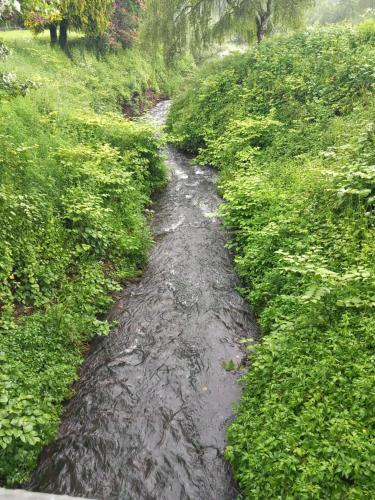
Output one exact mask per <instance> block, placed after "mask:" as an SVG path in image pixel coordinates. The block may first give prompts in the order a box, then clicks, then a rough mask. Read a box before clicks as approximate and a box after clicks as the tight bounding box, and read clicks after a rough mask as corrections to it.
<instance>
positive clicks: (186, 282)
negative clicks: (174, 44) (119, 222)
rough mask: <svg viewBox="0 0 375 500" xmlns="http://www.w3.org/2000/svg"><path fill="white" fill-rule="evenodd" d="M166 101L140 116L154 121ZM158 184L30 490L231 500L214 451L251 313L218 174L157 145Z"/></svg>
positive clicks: (233, 392)
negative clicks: (126, 279) (146, 227)
mask: <svg viewBox="0 0 375 500" xmlns="http://www.w3.org/2000/svg"><path fill="white" fill-rule="evenodd" d="M167 110H168V103H167V102H164V103H160V104H158V105H157V106H156V107H155V108H154V109H153V110H152V111H151V112H150V113H149V114H148V115H147V119H148V120H149V121H150V122H153V123H154V124H156V125H158V124H162V123H163V122H164V119H165V115H166V113H167ZM166 154H167V157H168V160H167V162H168V165H169V167H170V169H171V173H170V177H171V179H170V183H169V186H168V188H167V189H166V190H165V191H164V192H163V193H162V194H161V195H160V197H159V198H158V200H157V201H156V203H155V205H154V207H153V209H154V211H155V217H154V219H153V230H154V234H155V240H156V244H155V246H154V248H153V250H152V253H151V255H150V260H149V263H148V266H147V269H146V270H145V273H144V274H143V276H142V278H141V279H140V280H139V281H137V282H135V283H132V284H130V285H129V286H127V288H126V289H125V290H124V292H123V294H122V295H121V297H120V300H119V302H118V304H117V305H116V307H115V308H114V311H113V313H112V317H113V318H114V319H117V320H118V326H117V327H116V328H115V329H114V330H113V331H112V332H111V334H110V335H109V336H108V337H106V338H104V339H101V340H100V341H98V342H96V343H95V345H94V347H93V349H92V350H91V352H90V354H89V355H88V357H87V359H86V361H85V364H84V366H83V369H82V372H81V379H80V381H79V383H78V384H77V386H76V391H75V396H74V397H73V399H72V400H71V401H70V402H69V403H68V405H67V407H66V411H65V414H64V418H63V421H62V424H61V427H60V431H59V436H58V438H57V440H56V441H55V442H54V443H53V444H52V445H51V446H49V447H48V448H47V449H46V450H45V451H44V453H43V455H42V458H41V461H40V464H39V467H38V469H37V471H36V473H35V475H34V479H33V484H32V487H33V489H34V490H38V491H43V492H48V493H60V494H70V495H73V496H80V497H87V498H94V499H98V500H112V499H122V500H128V499H129V500H151V499H153V500H179V499H191V500H193V499H194V500H198V499H199V500H201V499H202V500H234V499H235V498H236V497H237V492H236V488H235V485H234V484H233V482H232V479H231V474H230V468H229V466H228V465H227V464H226V462H225V461H224V459H223V450H224V447H225V428H226V427H227V425H228V424H229V423H230V421H231V418H232V406H233V404H234V403H235V402H236V401H238V399H239V397H240V388H239V386H238V384H237V383H236V379H237V377H238V375H236V374H235V373H233V372H227V371H225V370H224V369H223V362H224V361H229V360H231V359H232V360H234V361H235V362H236V361H241V359H242V358H243V351H242V350H241V348H240V346H239V343H238V342H239V340H240V339H241V338H243V337H255V336H256V324H255V322H254V319H253V317H252V315H251V313H250V311H249V309H248V306H247V304H246V302H245V301H244V300H243V299H242V298H241V297H240V296H239V294H238V293H237V292H236V291H235V288H236V286H237V285H238V282H237V278H236V275H235V272H234V269H233V263H232V260H231V257H230V255H229V252H228V251H227V250H226V249H225V242H226V236H225V234H224V232H223V230H222V229H221V227H220V223H219V221H218V220H217V218H216V217H214V216H212V213H213V212H214V211H215V210H216V208H217V207H218V205H219V203H220V202H221V200H220V198H219V197H218V195H217V194H216V187H215V184H216V174H215V172H214V171H213V170H212V169H209V168H205V169H202V168H200V167H197V166H194V164H193V163H191V162H190V160H189V159H188V158H187V157H186V156H184V155H183V154H182V153H179V152H177V151H176V150H174V149H173V148H172V147H168V148H167V149H166Z"/></svg>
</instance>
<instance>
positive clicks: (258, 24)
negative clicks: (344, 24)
mask: <svg viewBox="0 0 375 500" xmlns="http://www.w3.org/2000/svg"><path fill="white" fill-rule="evenodd" d="M313 3H314V1H313V0H149V1H148V2H147V3H146V15H145V23H144V27H143V30H142V31H143V38H144V41H145V43H146V44H147V45H148V46H149V47H150V49H151V50H155V47H157V48H159V47H162V49H163V52H164V54H165V56H166V59H167V60H169V61H171V60H173V58H174V57H175V56H176V54H179V53H181V52H184V51H186V50H187V51H191V52H192V53H193V54H194V55H198V54H199V53H200V51H201V50H202V48H207V46H209V44H210V42H212V41H220V42H221V41H223V40H225V39H226V38H228V37H231V36H236V37H238V38H241V39H242V40H245V41H247V42H253V41H254V40H257V41H258V42H261V41H262V40H263V39H264V38H265V36H267V35H269V34H270V33H272V32H273V31H274V30H275V29H286V28H291V29H296V28H300V27H301V25H303V23H304V21H305V13H306V9H307V8H308V7H310V6H311V5H312V4H313Z"/></svg>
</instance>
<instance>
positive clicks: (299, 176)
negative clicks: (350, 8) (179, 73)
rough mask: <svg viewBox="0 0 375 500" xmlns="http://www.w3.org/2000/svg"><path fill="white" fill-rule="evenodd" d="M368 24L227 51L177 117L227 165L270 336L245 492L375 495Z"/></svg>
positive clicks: (234, 445) (245, 382)
mask: <svg viewBox="0 0 375 500" xmlns="http://www.w3.org/2000/svg"><path fill="white" fill-rule="evenodd" d="M370 24H371V23H368V24H366V25H362V26H361V25H360V26H359V27H358V29H352V28H349V27H331V28H327V29H320V30H315V31H313V32H310V33H299V34H296V35H293V36H287V37H279V38H275V39H274V40H271V41H268V42H264V43H263V44H262V46H260V47H259V48H256V49H252V50H250V51H249V52H248V53H245V54H243V55H235V56H230V57H228V58H226V59H224V60H220V61H216V62H213V63H211V64H210V65H208V66H206V67H205V68H203V69H202V70H200V71H199V72H198V74H197V75H195V77H193V78H192V79H191V80H190V81H188V82H187V84H186V88H185V89H184V92H182V93H181V95H180V96H179V98H178V99H176V101H175V103H174V105H173V106H172V110H171V113H170V116H169V118H168V124H169V129H170V133H171V136H172V138H173V139H174V141H175V142H176V144H177V145H179V146H180V147H182V148H184V149H188V150H189V151H193V152H198V160H199V161H200V162H201V163H211V164H212V165H214V166H216V167H217V168H219V169H220V180H219V189H220V192H221V193H222V195H223V197H224V203H223V205H222V207H221V209H220V213H221V215H222V218H223V221H224V223H225V225H226V227H227V229H228V230H229V231H230V232H231V233H232V236H233V238H232V240H231V243H230V246H231V248H232V249H233V250H234V252H235V255H236V256H235V262H236V267H237V270H238V272H239V274H240V276H241V278H242V280H243V283H244V284H243V288H242V293H243V295H244V296H245V297H246V298H247V299H248V300H249V302H250V304H251V306H252V307H253V309H254V311H255V312H256V314H257V315H258V317H259V322H260V325H261V329H262V333H263V340H262V342H261V343H260V344H259V345H257V346H255V347H254V348H253V346H250V352H251V357H250V360H249V361H250V363H251V365H250V367H249V369H248V371H247V372H246V374H245V375H244V376H243V378H242V386H243V395H242V399H241V402H240V403H239V405H238V407H237V408H236V419H235V421H234V423H233V424H232V425H231V426H230V427H229V430H228V438H229V445H228V447H227V450H226V458H227V459H228V460H229V461H230V462H231V464H232V466H233V470H234V475H235V478H236V479H237V481H238V483H239V485H240V487H241V489H242V492H243V496H244V498H249V499H259V498H306V499H307V498H309V499H310V498H337V499H339V498H352V499H354V498H358V499H359V498H361V499H362V498H371V497H372V496H373V484H374V478H375V470H374V467H373V464H372V458H371V457H372V456H373V455H374V450H375V441H374V433H373V430H374V429H373V423H374V422H373V411H372V408H373V406H374V398H373V391H372V389H371V388H372V387H373V385H374V379H375V373H374V369H373V351H372V347H373V340H374V333H375V330H374V321H373V314H374V308H375V267H374V264H375V253H374V250H375V232H374V227H375V226H374V189H375V177H374V162H375V157H374V140H375V131H374V126H373V115H374V111H375V95H374V90H375V73H374V71H373V68H374V62H375V51H374V45H373V39H372V36H371V29H372V27H371V26H370ZM368 33H369V34H368Z"/></svg>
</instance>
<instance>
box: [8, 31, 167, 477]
mask: <svg viewBox="0 0 375 500" xmlns="http://www.w3.org/2000/svg"><path fill="white" fill-rule="evenodd" d="M6 36H7V45H8V46H9V47H10V48H11V50H10V51H9V50H5V49H2V53H3V54H4V57H6V60H5V61H4V62H3V63H2V66H3V68H4V74H9V73H12V75H13V76H12V77H11V79H10V80H9V82H10V81H12V82H13V84H12V85H10V84H9V85H8V84H7V85H5V84H4V85H3V83H2V82H4V81H5V80H4V79H3V80H2V78H3V77H2V76H1V75H0V151H1V156H0V220H1V225H0V311H1V316H0V484H5V485H14V484H19V483H22V482H24V481H25V480H27V478H28V476H29V474H30V472H31V471H32V469H33V468H34V467H35V463H36V459H37V457H38V454H39V452H40V450H41V448H42V447H43V446H44V445H46V444H47V443H48V442H50V441H51V439H53V437H54V436H55V435H56V431H57V428H58V424H59V419H60V416H61V412H62V401H63V400H64V399H65V398H68V397H69V396H70V395H71V386H72V383H73V381H74V380H75V379H76V378H77V369H78V367H79V365H80V364H81V363H82V358H83V354H84V351H85V350H86V344H87V342H88V341H89V340H91V339H92V338H93V337H95V336H97V335H106V334H107V333H108V332H109V329H110V325H109V324H108V323H107V322H106V321H104V320H103V319H102V318H104V316H105V313H106V311H107V310H108V307H109V305H110V303H111V298H110V294H109V293H110V292H113V291H115V290H118V289H119V286H120V284H121V283H122V282H123V281H124V280H125V279H126V278H129V277H131V276H134V275H136V274H137V273H139V272H140V269H141V267H142V265H143V264H144V262H145V259H146V258H147V251H148V249H149V247H150V244H151V237H150V233H149V229H148V224H147V221H146V219H145V215H144V214H145V208H146V207H147V206H148V205H149V204H150V195H151V193H152V192H153V191H155V190H157V189H161V188H162V187H163V186H164V184H165V182H166V175H165V167H164V163H163V160H162V158H161V156H160V153H159V145H160V144H159V140H158V139H156V138H155V134H154V131H153V129H152V128H150V127H149V126H147V125H144V124H141V123H136V122H127V121H125V120H124V119H123V117H122V116H121V113H120V111H121V107H122V106H123V105H124V103H126V102H130V101H131V99H132V96H133V95H134V93H138V94H139V96H141V95H142V93H144V92H145V91H147V90H149V89H150V88H152V89H153V90H154V92H155V93H156V94H158V93H159V94H160V93H165V92H167V91H169V90H168V89H166V90H163V85H164V83H163V80H165V79H166V75H167V72H166V70H165V68H164V67H163V65H162V62H161V59H160V61H154V63H152V64H151V62H150V61H148V60H147V59H146V58H145V57H143V56H142V55H141V54H140V53H139V52H138V51H137V50H127V51H125V50H124V51H119V52H117V53H114V54H111V55H108V57H107V58H105V59H102V60H98V59H97V58H96V56H95V54H91V53H89V52H81V51H79V50H78V48H77V50H76V51H74V50H73V59H68V58H67V57H66V56H65V54H63V53H62V52H60V51H59V50H52V49H51V48H50V47H49V45H48V44H47V43H46V41H45V40H43V39H41V40H33V39H32V38H31V37H30V36H29V35H27V34H25V33H24V32H22V33H7V34H6ZM31 81H32V82H34V83H33V85H27V84H26V83H22V82H31ZM9 82H8V83H9Z"/></svg>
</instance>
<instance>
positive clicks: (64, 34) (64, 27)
mask: <svg viewBox="0 0 375 500" xmlns="http://www.w3.org/2000/svg"><path fill="white" fill-rule="evenodd" d="M67 43H68V21H67V19H63V20H62V21H61V22H60V35H59V44H60V47H61V48H62V49H66V46H67Z"/></svg>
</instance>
